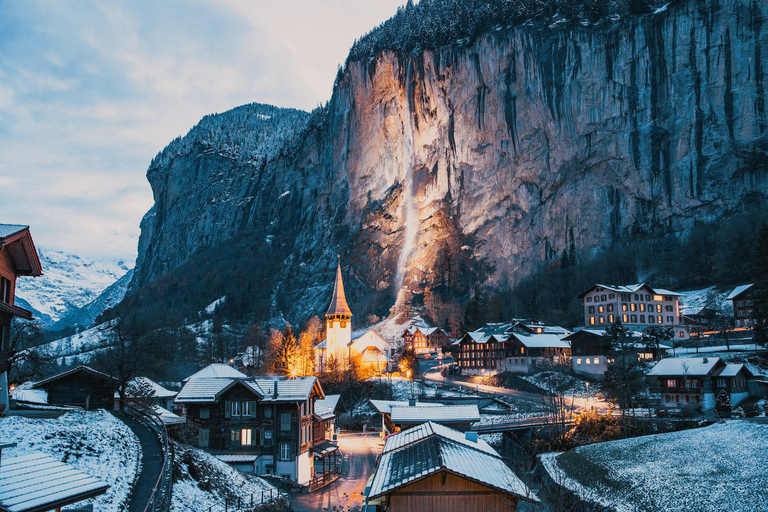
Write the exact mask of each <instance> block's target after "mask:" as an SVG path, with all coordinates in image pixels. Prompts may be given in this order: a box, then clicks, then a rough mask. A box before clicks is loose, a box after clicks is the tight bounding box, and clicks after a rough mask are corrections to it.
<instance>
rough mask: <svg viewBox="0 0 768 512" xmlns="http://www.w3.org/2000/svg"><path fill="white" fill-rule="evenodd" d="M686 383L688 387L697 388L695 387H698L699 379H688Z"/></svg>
mask: <svg viewBox="0 0 768 512" xmlns="http://www.w3.org/2000/svg"><path fill="white" fill-rule="evenodd" d="M687 383H688V387H689V388H697V387H699V381H697V380H691V379H688V381H687Z"/></svg>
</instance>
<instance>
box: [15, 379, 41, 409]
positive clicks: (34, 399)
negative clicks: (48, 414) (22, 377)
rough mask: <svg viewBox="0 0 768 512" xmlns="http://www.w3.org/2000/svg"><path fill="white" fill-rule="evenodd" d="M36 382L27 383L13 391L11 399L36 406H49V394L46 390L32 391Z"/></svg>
mask: <svg viewBox="0 0 768 512" xmlns="http://www.w3.org/2000/svg"><path fill="white" fill-rule="evenodd" d="M33 384H34V382H25V383H23V384H21V385H19V386H17V387H16V388H14V389H11V398H13V399H14V400H22V401H24V402H31V403H35V404H47V403H48V393H47V392H46V391H45V390H44V389H32V385H33Z"/></svg>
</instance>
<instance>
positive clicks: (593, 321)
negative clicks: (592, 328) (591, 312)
mask: <svg viewBox="0 0 768 512" xmlns="http://www.w3.org/2000/svg"><path fill="white" fill-rule="evenodd" d="M589 325H595V317H593V316H591V317H589Z"/></svg>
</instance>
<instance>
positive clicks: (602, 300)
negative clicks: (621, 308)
mask: <svg viewBox="0 0 768 512" xmlns="http://www.w3.org/2000/svg"><path fill="white" fill-rule="evenodd" d="M606 300H608V299H606V298H605V295H601V296H600V302H605V301H606Z"/></svg>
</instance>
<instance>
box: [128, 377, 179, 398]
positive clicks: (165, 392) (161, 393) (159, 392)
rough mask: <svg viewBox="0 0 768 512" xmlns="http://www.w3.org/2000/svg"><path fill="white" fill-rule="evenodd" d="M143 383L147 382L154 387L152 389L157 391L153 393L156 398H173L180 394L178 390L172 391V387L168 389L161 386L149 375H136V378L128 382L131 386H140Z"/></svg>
mask: <svg viewBox="0 0 768 512" xmlns="http://www.w3.org/2000/svg"><path fill="white" fill-rule="evenodd" d="M142 384H146V385H147V386H149V387H150V388H152V391H154V392H155V394H154V395H153V396H154V398H173V397H175V396H176V395H177V394H178V393H177V392H176V391H171V390H170V389H167V388H165V387H163V386H161V385H160V384H158V383H157V382H155V381H153V380H152V379H150V378H147V377H136V378H135V379H131V380H130V381H129V382H128V386H129V387H130V386H132V385H133V386H139V385H142Z"/></svg>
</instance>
